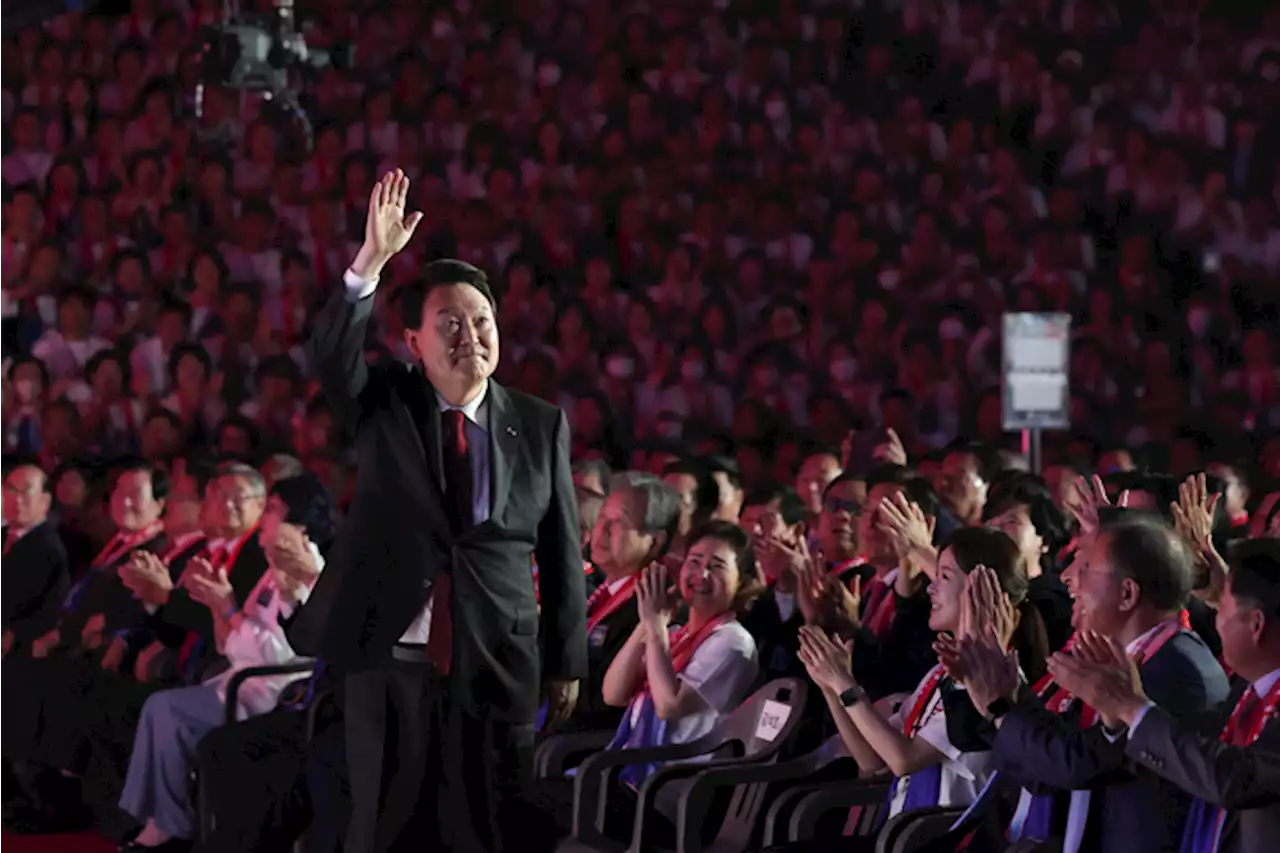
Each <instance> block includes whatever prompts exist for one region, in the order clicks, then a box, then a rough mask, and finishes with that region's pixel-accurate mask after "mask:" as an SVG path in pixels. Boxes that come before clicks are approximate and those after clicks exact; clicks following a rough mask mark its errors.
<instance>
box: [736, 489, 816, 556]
mask: <svg viewBox="0 0 1280 853" xmlns="http://www.w3.org/2000/svg"><path fill="white" fill-rule="evenodd" d="M778 503H779V502H778V500H777V498H775V499H773V500H771V501H769V502H768V503H763V504H751V505H750V506H745V507H743V508H742V521H741V522H739V523H740V524H741V525H742V529H743V530H745V531H747V533H749V534H751V538H752V539H753V540H756V541H760V540H764V539H777V540H779V541H782V542H785V543H787V544H788V545H795V544H798V542H799V539H800V536H801V535H802V533H801V532H802V531H803V529H804V528H803V527H802V526H801V525H798V524H797V525H795V526H794V527H788V526H787V522H786V520H785V519H783V517H782V513H781V512H780V511H779V507H778Z"/></svg>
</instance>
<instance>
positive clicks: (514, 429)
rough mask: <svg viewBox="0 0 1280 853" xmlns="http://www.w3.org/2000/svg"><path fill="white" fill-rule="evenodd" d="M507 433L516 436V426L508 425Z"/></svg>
mask: <svg viewBox="0 0 1280 853" xmlns="http://www.w3.org/2000/svg"><path fill="white" fill-rule="evenodd" d="M507 435H509V436H511V437H512V438H515V437H516V435H517V433H516V428H515V427H513V426H509V427H507Z"/></svg>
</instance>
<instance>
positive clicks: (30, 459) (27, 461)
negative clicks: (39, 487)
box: [0, 453, 53, 492]
mask: <svg viewBox="0 0 1280 853" xmlns="http://www.w3.org/2000/svg"><path fill="white" fill-rule="evenodd" d="M19 468H35V469H36V470H37V471H39V472H41V473H42V474H43V473H44V469H43V468H41V467H40V460H39V459H37V458H36V457H34V456H28V455H26V454H17V453H8V454H5V457H4V460H3V462H0V476H4V477H8V476H9V475H10V474H12V473H13V472H14V471H17V470H18V469H19ZM44 491H46V492H52V491H53V479H52V478H51V477H49V476H48V475H47V474H46V475H45V478H44Z"/></svg>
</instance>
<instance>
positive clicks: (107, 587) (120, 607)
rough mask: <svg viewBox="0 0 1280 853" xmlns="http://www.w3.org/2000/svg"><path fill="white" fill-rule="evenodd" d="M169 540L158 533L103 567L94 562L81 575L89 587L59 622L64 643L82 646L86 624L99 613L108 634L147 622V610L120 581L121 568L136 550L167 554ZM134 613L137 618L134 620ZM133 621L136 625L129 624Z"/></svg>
mask: <svg viewBox="0 0 1280 853" xmlns="http://www.w3.org/2000/svg"><path fill="white" fill-rule="evenodd" d="M168 541H169V540H168V538H167V537H166V536H165V535H164V533H158V534H156V535H155V536H153V537H151V538H150V539H148V540H147V541H145V542H140V543H138V545H137V546H136V547H134V548H130V549H129V550H128V551H125V552H124V553H122V554H120V555H119V556H118V557H116V558H115V559H113V560H111V561H110V562H108V563H104V564H102V565H100V566H93V565H91V566H90V567H89V568H88V569H87V570H86V571H87V572H88V574H86V575H84V577H82V578H81V581H82V582H83V583H85V584H86V586H85V588H84V591H83V592H82V593H81V594H80V596H79V600H78V601H77V602H76V604H75V607H74V608H73V609H72V610H69V611H66V612H64V613H63V614H62V621H61V623H60V625H59V629H60V630H61V632H62V645H64V646H73V647H75V646H79V645H80V634H81V632H82V631H83V630H84V627H85V624H86V623H87V622H88V621H89V620H90V619H92V618H93V617H94V616H97V615H99V614H101V615H102V616H103V617H104V618H105V626H104V631H105V632H108V633H109V632H113V631H116V630H124V629H125V628H128V627H136V625H137V624H138V623H140V622H142V621H145V611H141V610H140V609H139V607H138V605H137V604H136V601H137V600H136V599H135V598H134V596H133V592H132V591H131V590H130V589H129V588H128V587H127V586H125V585H124V582H123V581H121V580H120V569H121V567H123V566H126V565H128V564H129V561H130V560H131V559H132V558H133V554H134V552H135V551H150V552H151V553H152V554H163V553H164V549H165V546H166V545H167V543H168ZM130 616H132V617H133V619H132V620H131V619H130V618H129V617H130ZM130 622H132V623H133V624H129V623H130ZM108 642H109V639H108ZM106 645H107V644H106V643H104V644H103V648H104V649H105V647H106Z"/></svg>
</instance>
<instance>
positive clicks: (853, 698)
mask: <svg viewBox="0 0 1280 853" xmlns="http://www.w3.org/2000/svg"><path fill="white" fill-rule="evenodd" d="M860 701H862V691H861V690H859V689H858V688H857V687H856V686H855V687H850V688H849V689H848V690H846V691H844V692H843V693H841V694H840V704H841V705H843V706H844V707H846V708H852V707H853V706H854V705H857V704H858V703H859V702H860Z"/></svg>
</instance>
